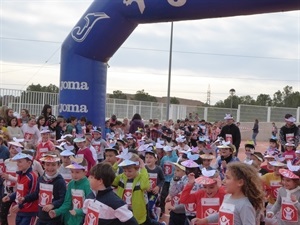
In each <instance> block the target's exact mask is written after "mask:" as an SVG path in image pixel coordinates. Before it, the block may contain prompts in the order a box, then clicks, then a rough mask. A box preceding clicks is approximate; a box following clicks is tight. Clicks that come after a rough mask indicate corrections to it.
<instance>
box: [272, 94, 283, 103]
mask: <svg viewBox="0 0 300 225" xmlns="http://www.w3.org/2000/svg"><path fill="white" fill-rule="evenodd" d="M282 105H283V96H282V93H281V91H279V90H278V91H276V92H275V93H274V94H273V106H282Z"/></svg>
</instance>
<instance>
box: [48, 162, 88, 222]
mask: <svg viewBox="0 0 300 225" xmlns="http://www.w3.org/2000/svg"><path fill="white" fill-rule="evenodd" d="M67 168H69V169H71V174H72V180H71V181H70V183H69V184H68V189H67V192H66V195H65V199H64V202H63V204H62V205H61V206H60V207H59V208H57V209H54V210H51V211H49V216H50V217H51V218H55V217H59V216H63V221H64V224H68V225H69V224H70V225H81V224H82V221H83V219H84V214H83V210H82V207H83V202H84V200H85V198H86V196H87V195H88V194H90V193H91V187H90V183H89V181H88V178H87V177H86V172H87V171H86V170H87V162H86V160H85V159H83V158H74V157H72V156H71V164H70V165H69V166H67Z"/></svg>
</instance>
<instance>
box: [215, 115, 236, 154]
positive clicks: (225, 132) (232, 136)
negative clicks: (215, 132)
mask: <svg viewBox="0 0 300 225" xmlns="http://www.w3.org/2000/svg"><path fill="white" fill-rule="evenodd" d="M224 119H225V120H226V125H225V126H223V127H222V130H221V133H220V135H219V136H220V137H222V138H224V140H225V141H230V143H231V144H233V145H234V146H235V148H236V153H235V155H236V156H238V152H239V147H240V144H241V132H240V129H239V128H238V127H237V126H236V125H235V124H234V122H233V117H232V115H230V114H226V115H225V117H224Z"/></svg>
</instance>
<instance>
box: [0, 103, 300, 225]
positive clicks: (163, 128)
mask: <svg viewBox="0 0 300 225" xmlns="http://www.w3.org/2000/svg"><path fill="white" fill-rule="evenodd" d="M23 114H24V112H23ZM26 115H27V117H28V118H27V119H26V118H25V116H24V118H23V119H22V120H20V118H17V117H15V116H14V115H11V117H10V121H9V122H8V123H7V125H9V126H8V128H9V129H7V130H6V129H3V130H4V131H3V132H2V133H1V135H0V169H1V181H2V182H1V184H0V188H1V189H2V191H1V192H2V193H3V194H2V195H1V197H2V203H1V214H0V215H1V216H0V219H1V225H7V224H10V225H14V224H16V225H19V224H20V225H31V224H37V225H54V224H58V225H76V224H77V225H96V224H107V225H108V224H111V225H117V224H125V225H137V224H139V225H162V224H166V222H165V221H162V215H166V214H169V220H168V224H169V225H193V224H220V225H257V224H266V225H275V224H279V225H290V224H291V225H292V224H299V222H300V220H299V216H300V203H299V202H300V178H299V177H300V150H298V149H297V146H295V143H293V142H292V141H289V142H287V143H286V144H285V145H284V151H280V150H279V149H278V148H279V143H278V140H277V138H276V137H273V136H272V137H271V138H270V139H269V147H268V148H267V149H266V151H265V152H263V153H261V152H259V151H256V150H255V144H254V143H253V142H251V141H248V142H246V143H245V146H244V149H245V153H246V157H245V158H244V159H239V158H238V157H237V151H236V146H235V145H233V143H231V141H230V140H227V139H225V140H224V139H223V138H222V137H219V136H218V133H217V132H219V133H220V130H221V127H219V126H218V129H216V128H215V129H214V132H212V129H211V127H213V126H212V125H211V124H209V123H206V122H205V121H203V120H201V121H190V120H188V119H187V120H185V121H178V123H174V122H173V121H171V120H170V121H168V122H166V123H164V124H163V125H162V124H158V125H157V122H156V121H150V123H149V124H143V123H142V121H140V119H139V117H138V116H135V117H134V118H135V120H137V121H138V122H135V124H139V125H141V126H142V127H143V128H141V127H136V128H135V130H134V129H133V128H132V127H131V129H129V128H130V127H128V126H127V125H128V124H123V123H122V122H119V121H118V120H117V118H116V117H115V116H114V117H112V118H111V119H110V120H108V121H107V126H108V127H107V128H106V129H105V131H104V132H107V133H106V134H105V135H104V134H102V130H101V129H100V128H98V127H92V126H89V125H91V122H90V121H87V120H86V119H85V118H84V117H83V118H80V121H79V122H78V121H77V118H75V117H71V118H70V120H69V123H68V125H63V123H64V120H63V119H60V120H59V121H58V120H57V119H56V118H55V117H54V116H53V115H52V114H51V107H50V108H49V106H48V105H47V107H45V110H43V114H42V117H41V118H39V119H40V120H39V122H38V123H40V124H36V121H35V118H33V117H30V116H29V115H28V114H26ZM227 117H228V115H226V117H225V118H227ZM5 122H6V121H5V120H4V119H2V118H0V123H1V124H3V123H5ZM19 122H20V123H22V126H21V128H20V130H21V133H19V132H20V131H19V130H18V129H15V128H16V127H19V126H18V123H19ZM153 123H154V124H153ZM53 124H54V125H55V126H52V127H51V125H53ZM58 124H60V125H58ZM2 126H3V127H5V125H4V124H3V125H2ZM56 127H59V128H58V129H56ZM8 130H11V131H13V132H11V131H10V132H8ZM129 130H130V131H131V133H128V132H129ZM57 131H59V132H57ZM225 136H226V135H225Z"/></svg>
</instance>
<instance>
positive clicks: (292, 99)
mask: <svg viewBox="0 0 300 225" xmlns="http://www.w3.org/2000/svg"><path fill="white" fill-rule="evenodd" d="M299 105H300V93H299V92H298V91H296V92H293V93H291V94H289V95H288V96H287V97H285V98H284V106H286V107H292V108H298V107H299Z"/></svg>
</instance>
